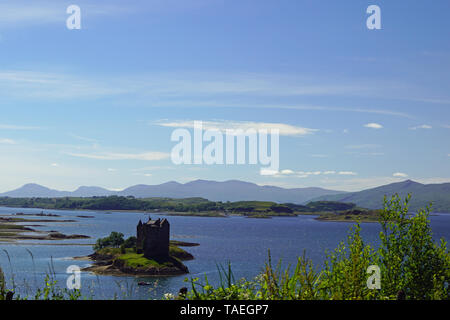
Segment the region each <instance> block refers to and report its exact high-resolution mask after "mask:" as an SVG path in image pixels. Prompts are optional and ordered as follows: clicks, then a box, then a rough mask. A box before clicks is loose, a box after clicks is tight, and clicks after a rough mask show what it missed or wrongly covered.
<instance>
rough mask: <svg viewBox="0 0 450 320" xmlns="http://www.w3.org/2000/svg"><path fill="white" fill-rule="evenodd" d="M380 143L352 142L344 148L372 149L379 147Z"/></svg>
mask: <svg viewBox="0 0 450 320" xmlns="http://www.w3.org/2000/svg"><path fill="white" fill-rule="evenodd" d="M380 147H381V145H379V144H352V145H347V146H345V148H346V149H356V150H357V149H374V148H380Z"/></svg>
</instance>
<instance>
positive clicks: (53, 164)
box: [50, 163, 59, 167]
mask: <svg viewBox="0 0 450 320" xmlns="http://www.w3.org/2000/svg"><path fill="white" fill-rule="evenodd" d="M50 166H52V167H59V164H57V163H52V164H50Z"/></svg>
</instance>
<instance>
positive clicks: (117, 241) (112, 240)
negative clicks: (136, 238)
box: [94, 231, 125, 251]
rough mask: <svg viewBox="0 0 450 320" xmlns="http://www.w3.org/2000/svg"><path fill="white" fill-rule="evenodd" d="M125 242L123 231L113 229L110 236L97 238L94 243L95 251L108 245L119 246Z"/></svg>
mask: <svg viewBox="0 0 450 320" xmlns="http://www.w3.org/2000/svg"><path fill="white" fill-rule="evenodd" d="M124 242H125V240H124V239H123V233H120V232H116V231H113V232H111V234H110V235H109V236H108V237H105V238H99V239H97V241H96V243H95V245H94V251H99V250H100V249H103V248H107V247H112V248H118V247H120V246H121V245H122V244H123V243H124Z"/></svg>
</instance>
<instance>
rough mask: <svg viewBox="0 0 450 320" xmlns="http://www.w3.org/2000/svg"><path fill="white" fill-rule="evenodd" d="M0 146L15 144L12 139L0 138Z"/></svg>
mask: <svg viewBox="0 0 450 320" xmlns="http://www.w3.org/2000/svg"><path fill="white" fill-rule="evenodd" d="M0 144H16V142H15V141H14V140H12V139H7V138H0Z"/></svg>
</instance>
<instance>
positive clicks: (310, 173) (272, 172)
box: [260, 169, 357, 178]
mask: <svg viewBox="0 0 450 320" xmlns="http://www.w3.org/2000/svg"><path fill="white" fill-rule="evenodd" d="M260 174H261V175H263V176H273V177H282V176H294V177H296V178H308V177H311V176H321V175H325V176H330V175H335V174H337V175H341V176H355V175H357V173H356V172H353V171H339V172H337V171H335V170H326V171H294V170H290V169H284V170H281V171H275V170H269V169H261V170H260Z"/></svg>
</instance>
